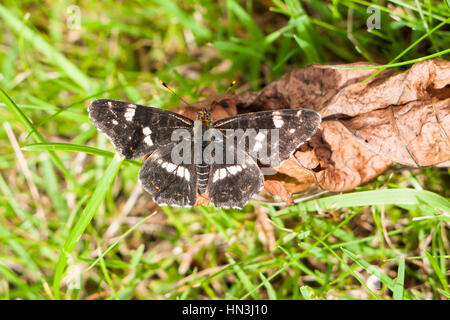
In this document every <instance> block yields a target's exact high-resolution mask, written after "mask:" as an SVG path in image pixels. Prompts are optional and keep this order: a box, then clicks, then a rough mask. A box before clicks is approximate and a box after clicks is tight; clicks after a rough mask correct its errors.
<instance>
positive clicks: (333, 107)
mask: <svg viewBox="0 0 450 320" xmlns="http://www.w3.org/2000/svg"><path fill="white" fill-rule="evenodd" d="M370 65H371V64H368V63H363V62H360V63H353V64H349V65H311V66H308V67H306V68H302V69H296V70H293V71H292V72H290V73H288V74H286V75H284V76H283V77H281V78H280V79H279V80H277V81H274V82H272V83H270V84H269V85H267V86H266V87H265V88H263V89H262V90H261V91H259V92H250V93H245V94H241V95H233V94H228V95H223V96H215V97H213V98H210V99H207V100H203V101H200V102H198V103H195V104H193V105H191V106H187V107H184V108H181V109H180V110H179V112H180V113H182V114H184V115H186V116H188V117H190V118H195V114H196V111H197V110H199V108H201V107H206V108H207V109H208V110H209V111H210V112H211V113H212V118H213V120H217V119H220V118H224V117H228V116H231V115H235V114H237V113H247V112H254V111H262V110H276V109H286V108H308V109H313V110H315V111H317V112H319V113H320V114H321V116H322V123H321V128H320V130H318V131H317V133H316V135H315V136H314V137H312V139H311V140H310V141H309V142H308V143H306V144H304V145H303V146H302V147H301V148H300V149H299V150H298V151H296V152H295V154H294V156H293V157H292V158H291V159H289V160H287V161H285V162H284V163H283V164H282V165H281V167H280V168H278V173H277V174H275V175H272V176H266V177H265V179H266V181H265V189H266V191H268V192H270V193H272V194H275V195H278V196H280V197H281V198H282V199H283V200H285V201H286V202H287V203H292V200H291V195H292V193H297V192H300V191H304V190H308V189H310V188H312V187H315V185H318V186H320V188H322V189H325V190H330V191H347V190H352V189H354V188H356V187H357V186H359V185H361V184H364V183H366V182H368V181H370V180H372V179H374V178H375V177H377V176H378V175H380V174H381V173H383V171H385V170H386V169H387V168H388V167H389V166H391V165H392V164H395V163H397V164H402V165H407V166H413V167H422V166H439V167H442V166H448V165H449V163H450V140H449V135H450V62H448V61H444V60H440V59H432V60H427V61H423V62H418V63H416V64H414V65H413V66H412V67H411V68H410V69H409V70H406V71H403V72H394V71H391V70H387V71H383V72H381V73H380V74H379V75H377V76H376V77H374V78H372V79H371V80H369V81H367V82H365V83H362V84H361V81H362V80H364V79H365V78H367V77H368V76H369V75H371V74H372V73H374V72H375V71H374V70H373V69H359V70H352V69H343V68H349V67H351V68H353V67H363V66H370Z"/></svg>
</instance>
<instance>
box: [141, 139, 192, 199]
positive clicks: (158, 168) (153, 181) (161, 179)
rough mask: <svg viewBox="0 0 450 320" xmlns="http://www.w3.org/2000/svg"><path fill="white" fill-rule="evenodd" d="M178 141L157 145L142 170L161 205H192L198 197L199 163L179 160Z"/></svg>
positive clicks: (147, 187)
mask: <svg viewBox="0 0 450 320" xmlns="http://www.w3.org/2000/svg"><path fill="white" fill-rule="evenodd" d="M174 145H175V143H171V144H167V145H165V146H162V147H160V148H158V149H156V150H155V151H154V152H153V153H152V154H151V155H150V156H149V157H148V158H147V159H146V160H145V161H144V164H143V165H142V167H141V170H140V171H139V181H140V183H141V185H142V186H143V188H144V189H145V190H146V191H147V192H148V193H150V194H152V195H153V197H154V201H155V202H156V203H158V204H159V205H169V206H179V207H191V206H193V205H195V201H196V198H197V172H196V166H195V164H184V163H181V164H175V163H173V160H172V156H171V153H172V149H173V147H174Z"/></svg>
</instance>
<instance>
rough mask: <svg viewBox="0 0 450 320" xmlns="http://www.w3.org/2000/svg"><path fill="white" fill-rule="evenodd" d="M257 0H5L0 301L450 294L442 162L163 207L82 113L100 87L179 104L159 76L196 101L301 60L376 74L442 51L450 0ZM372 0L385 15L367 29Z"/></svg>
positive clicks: (258, 82)
mask: <svg viewBox="0 0 450 320" xmlns="http://www.w3.org/2000/svg"><path fill="white" fill-rule="evenodd" d="M262 3H267V2H260V1H258V2H256V1H236V0H227V1H222V2H216V1H211V0H202V1H199V2H195V3H194V2H190V1H183V2H182V1H169V0H165V1H159V0H158V1H150V2H147V1H135V2H129V1H127V2H126V4H124V3H122V2H115V1H102V2H91V1H80V2H79V6H80V9H81V25H80V28H79V29H70V28H68V25H67V19H69V18H70V16H69V13H68V11H67V9H68V6H69V5H70V4H71V3H69V2H59V3H56V2H50V1H31V0H30V1H19V2H17V1H11V0H6V1H3V2H2V4H1V5H0V31H1V32H0V38H1V45H0V89H1V90H0V101H1V104H0V117H1V118H2V120H3V122H4V123H2V126H1V127H0V147H1V149H0V150H1V151H0V170H1V172H0V192H1V196H0V298H2V299H88V298H89V299H223V298H227V299H327V298H340V299H448V298H449V297H450V289H449V286H448V275H449V271H448V269H449V268H448V266H449V258H450V252H449V251H450V245H449V236H448V235H449V222H450V216H449V213H450V204H449V200H448V198H449V196H450V189H449V186H450V185H449V182H448V181H450V180H449V172H448V169H444V168H441V169H437V168H425V169H420V170H419V169H417V170H406V169H405V170H403V171H395V172H394V173H390V174H388V175H382V176H380V177H378V178H377V179H375V180H374V181H372V182H370V183H369V184H367V185H365V186H361V187H359V188H358V189H357V190H355V191H354V192H348V193H344V194H338V195H331V196H324V197H321V198H319V199H312V200H308V201H305V202H302V203H299V204H297V205H295V206H292V207H287V208H283V207H278V206H273V205H268V204H262V203H259V202H257V201H252V202H251V203H250V204H249V205H248V206H246V207H245V208H244V209H243V210H218V209H215V208H212V207H199V208H194V209H183V208H167V207H165V208H162V209H160V208H158V207H156V206H154V204H153V203H152V202H151V199H150V197H149V196H148V195H147V194H145V193H141V190H140V189H139V186H138V183H137V173H138V170H139V166H140V161H127V160H122V159H120V158H118V157H114V153H113V151H114V150H113V148H112V146H111V144H110V143H109V141H108V140H107V139H106V138H105V137H104V136H103V135H102V134H100V133H99V132H98V131H97V130H96V129H95V128H94V127H93V126H92V124H91V123H90V122H89V118H88V116H87V111H86V108H87V105H88V104H89V101H91V100H92V99H94V98H97V97H103V98H112V99H121V100H127V101H131V102H135V103H143V104H147V105H152V106H155V107H160V108H166V109H170V108H175V107H176V106H177V105H178V103H179V101H178V100H177V99H176V98H175V97H174V96H173V95H171V94H170V93H168V92H167V91H166V90H164V89H163V88H161V87H160V85H159V80H163V81H165V82H166V83H168V84H169V85H170V86H171V87H173V88H174V89H175V90H176V92H177V93H178V94H179V95H180V96H182V97H183V98H185V99H186V100H188V101H190V102H194V101H197V100H198V99H201V98H203V97H204V95H203V93H202V92H204V90H201V89H203V88H205V87H209V88H213V89H214V90H216V91H217V92H219V93H221V92H224V91H225V89H226V88H227V87H228V85H229V83H230V82H231V81H232V80H234V79H236V80H238V83H239V84H240V88H239V87H238V89H237V90H238V92H244V91H246V90H251V89H253V90H258V89H260V88H262V87H263V86H264V85H265V84H267V83H269V82H271V81H274V80H277V79H278V78H279V77H280V76H281V75H283V74H284V73H285V72H286V71H287V70H289V69H291V68H293V67H302V66H305V65H308V64H310V63H350V62H355V61H364V60H367V61H372V62H377V63H379V64H381V66H379V67H378V68H374V75H375V74H376V73H377V72H381V71H382V70H384V69H385V68H395V69H397V70H401V69H400V68H407V67H409V66H410V65H411V64H412V63H414V62H417V61H421V60H425V59H429V58H431V57H441V58H444V59H448V57H449V49H448V48H450V32H449V31H448V30H449V25H448V22H449V18H450V9H449V7H448V6H447V2H446V1H437V0H426V1H415V0H408V1H406V0H405V1H403V0H395V1H389V2H386V1H378V2H377V1H375V2H367V1H360V0H336V1H316V0H307V1H302V2H301V3H300V2H297V1H293V0H286V1H279V0H274V1H272V4H271V5H270V6H265V5H263V4H262ZM386 3H389V5H387V4H386ZM371 4H372V5H374V6H375V7H376V8H378V9H380V27H381V28H380V29H374V30H372V31H370V32H369V31H367V27H366V20H367V18H368V17H369V15H370V14H369V13H367V7H368V6H369V5H371ZM349 17H352V18H351V19H350V18H349ZM374 75H372V76H374ZM6 123H7V124H6ZM8 124H9V125H10V126H11V127H12V130H13V135H14V137H11V136H10V135H9V136H8V134H7V128H9V127H8ZM17 143H18V144H19V145H20V147H21V148H19V149H18V148H14V145H16V144H17ZM21 159H25V161H22V160H21ZM33 190H37V194H36V192H34V191H33ZM371 277H376V278H377V279H378V280H379V281H380V283H381V288H379V289H377V288H375V287H373V286H372V285H371V283H370V281H369V279H370V278H371Z"/></svg>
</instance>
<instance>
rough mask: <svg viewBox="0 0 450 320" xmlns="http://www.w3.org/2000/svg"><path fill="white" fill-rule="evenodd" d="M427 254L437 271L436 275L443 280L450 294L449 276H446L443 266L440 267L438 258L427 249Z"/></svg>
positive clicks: (444, 286)
mask: <svg viewBox="0 0 450 320" xmlns="http://www.w3.org/2000/svg"><path fill="white" fill-rule="evenodd" d="M425 254H426V256H427V258H428V261H430V263H431V266H432V267H433V269H434V272H436V275H437V276H438V278H439V281H441V284H442V287H443V289H444V290H445V291H446V292H447V293H449V294H450V290H449V288H448V282H447V278H446V277H445V275H444V273H443V272H442V270H441V268H439V263H438V262H437V260H436V258H435V257H433V256H432V255H431V254H430V253H429V252H428V251H425Z"/></svg>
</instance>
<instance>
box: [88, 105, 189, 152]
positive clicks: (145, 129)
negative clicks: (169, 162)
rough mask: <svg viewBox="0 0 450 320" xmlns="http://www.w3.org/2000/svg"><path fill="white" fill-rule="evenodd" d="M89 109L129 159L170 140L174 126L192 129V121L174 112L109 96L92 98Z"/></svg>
mask: <svg viewBox="0 0 450 320" xmlns="http://www.w3.org/2000/svg"><path fill="white" fill-rule="evenodd" d="M88 111H89V117H90V119H91V121H92V123H93V124H94V125H95V126H96V127H97V128H98V129H99V130H100V131H101V132H103V133H104V134H105V135H106V136H107V137H108V138H109V139H110V140H111V142H112V143H113V144H114V147H115V149H116V150H117V151H118V152H119V153H120V154H122V155H124V156H125V158H127V159H137V158H140V157H143V156H144V155H146V154H148V153H151V152H153V151H154V150H155V149H157V148H158V147H159V146H161V145H166V144H168V143H171V136H172V132H173V131H174V130H175V129H178V128H184V129H189V128H190V127H191V126H192V124H193V121H192V120H191V119H189V118H186V117H184V116H182V115H179V114H177V113H174V112H170V111H167V110H161V109H157V108H152V107H146V106H142V105H137V104H132V103H128V102H123V101H117V100H109V99H99V100H95V101H93V102H92V103H91V105H90V106H89V109H88Z"/></svg>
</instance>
